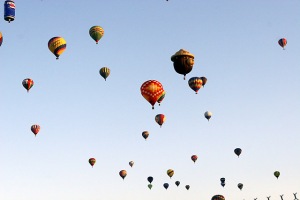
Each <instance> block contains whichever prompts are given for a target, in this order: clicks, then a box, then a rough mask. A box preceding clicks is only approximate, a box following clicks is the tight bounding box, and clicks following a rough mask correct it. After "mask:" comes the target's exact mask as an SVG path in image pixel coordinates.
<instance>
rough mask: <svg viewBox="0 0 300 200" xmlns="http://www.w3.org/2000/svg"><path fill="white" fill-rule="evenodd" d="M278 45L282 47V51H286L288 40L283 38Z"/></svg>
mask: <svg viewBox="0 0 300 200" xmlns="http://www.w3.org/2000/svg"><path fill="white" fill-rule="evenodd" d="M278 44H279V45H280V46H281V47H282V49H283V50H284V47H285V46H286V45H287V40H286V39H285V38H281V39H280V40H278Z"/></svg>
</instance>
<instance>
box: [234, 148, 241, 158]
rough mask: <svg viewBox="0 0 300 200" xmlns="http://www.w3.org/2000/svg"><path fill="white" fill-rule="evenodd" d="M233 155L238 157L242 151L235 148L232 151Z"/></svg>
mask: <svg viewBox="0 0 300 200" xmlns="http://www.w3.org/2000/svg"><path fill="white" fill-rule="evenodd" d="M234 153H235V154H236V155H237V156H238V157H239V156H240V155H241V153H242V149H241V148H236V149H234Z"/></svg>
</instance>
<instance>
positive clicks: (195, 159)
mask: <svg viewBox="0 0 300 200" xmlns="http://www.w3.org/2000/svg"><path fill="white" fill-rule="evenodd" d="M191 159H192V161H193V162H194V163H195V162H196V161H197V159H198V156H197V155H192V157H191Z"/></svg>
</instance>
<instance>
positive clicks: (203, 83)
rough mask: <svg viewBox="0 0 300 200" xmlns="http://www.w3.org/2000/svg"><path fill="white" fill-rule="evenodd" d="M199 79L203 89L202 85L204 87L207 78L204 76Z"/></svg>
mask: <svg viewBox="0 0 300 200" xmlns="http://www.w3.org/2000/svg"><path fill="white" fill-rule="evenodd" d="M200 78H201V80H202V86H203V87H204V85H205V84H206V82H207V78H206V77H204V76H202V77H200Z"/></svg>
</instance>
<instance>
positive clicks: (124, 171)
mask: <svg viewBox="0 0 300 200" xmlns="http://www.w3.org/2000/svg"><path fill="white" fill-rule="evenodd" d="M119 175H120V176H121V177H122V179H123V180H124V178H125V177H126V176H127V171H126V170H121V171H120V172H119Z"/></svg>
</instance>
